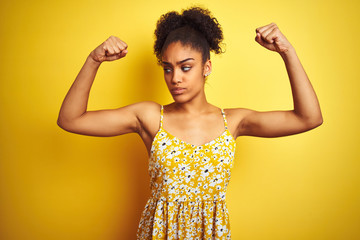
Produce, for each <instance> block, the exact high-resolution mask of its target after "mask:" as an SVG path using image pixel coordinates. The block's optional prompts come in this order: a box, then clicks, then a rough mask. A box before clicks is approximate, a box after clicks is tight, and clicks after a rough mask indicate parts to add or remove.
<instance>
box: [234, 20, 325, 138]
mask: <svg viewBox="0 0 360 240" xmlns="http://www.w3.org/2000/svg"><path fill="white" fill-rule="evenodd" d="M256 32H257V34H256V38H255V40H256V41H257V42H258V43H259V44H260V45H262V46H264V47H265V48H267V49H269V50H272V51H276V52H278V53H279V54H280V55H281V57H282V59H283V60H284V63H285V66H286V70H287V73H288V76H289V80H290V85H291V90H292V96H293V103H294V109H293V110H289V111H269V112H258V111H253V110H243V114H242V118H241V120H240V122H239V125H238V129H237V134H238V136H239V135H249V136H260V137H280V136H286V135H292V134H297V133H301V132H305V131H308V130H310V129H313V128H315V127H318V126H320V125H321V124H322V122H323V119H322V114H321V110H320V106H319V102H318V99H317V97H316V94H315V91H314V89H313V87H312V85H311V83H310V81H309V78H308V77H307V75H306V73H305V70H304V68H303V66H302V65H301V63H300V60H299V58H298V56H297V54H296V52H295V49H294V48H293V47H292V46H291V44H290V43H289V42H288V41H287V39H286V38H285V36H284V35H283V34H282V33H281V32H280V30H279V28H278V27H277V26H276V24H274V23H272V24H269V25H267V26H264V27H261V28H257V29H256Z"/></svg>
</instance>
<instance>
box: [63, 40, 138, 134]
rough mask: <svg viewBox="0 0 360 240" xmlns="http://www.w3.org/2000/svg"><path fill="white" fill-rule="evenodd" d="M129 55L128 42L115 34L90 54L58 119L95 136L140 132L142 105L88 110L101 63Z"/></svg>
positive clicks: (67, 126) (67, 127)
mask: <svg viewBox="0 0 360 240" xmlns="http://www.w3.org/2000/svg"><path fill="white" fill-rule="evenodd" d="M126 54H127V45H126V43H125V42H123V41H121V40H120V39H119V38H117V37H114V36H111V37H110V38H108V39H107V40H106V41H105V42H104V43H102V44H101V45H100V46H98V47H97V48H96V49H95V50H94V51H92V52H91V53H90V55H89V56H88V57H87V59H86V61H85V63H84V65H83V67H82V68H81V70H80V72H79V74H78V75H77V77H76V79H75V81H74V83H73V84H72V86H71V88H70V90H69V91H68V93H67V95H66V97H65V99H64V101H63V103H62V106H61V109H60V113H59V116H58V120H57V124H58V125H59V126H60V127H61V128H63V129H64V130H66V131H69V132H73V133H78V134H84V135H92V136H115V135H120V134H124V133H130V132H136V131H138V129H139V127H138V126H139V121H138V118H137V113H138V112H140V109H141V104H133V105H129V106H126V107H122V108H118V109H111V110H110V109H109V110H98V111H87V104H88V99H89V93H90V89H91V86H92V84H93V82H94V79H95V76H96V73H97V71H98V69H99V67H100V65H101V63H102V62H104V61H113V60H117V59H120V58H123V57H125V56H126Z"/></svg>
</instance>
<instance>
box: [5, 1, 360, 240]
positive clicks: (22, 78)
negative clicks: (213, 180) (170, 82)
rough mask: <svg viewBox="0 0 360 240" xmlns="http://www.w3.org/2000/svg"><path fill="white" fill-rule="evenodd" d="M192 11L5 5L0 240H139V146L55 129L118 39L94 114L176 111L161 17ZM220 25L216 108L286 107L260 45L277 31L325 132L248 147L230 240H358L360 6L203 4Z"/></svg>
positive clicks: (274, 66) (145, 188)
mask: <svg viewBox="0 0 360 240" xmlns="http://www.w3.org/2000/svg"><path fill="white" fill-rule="evenodd" d="M192 3H194V2H193V1H188V0H186V1H176V2H175V1H145V0H141V1H127V2H125V1H108V0H106V1H92V0H91V1H89V0H86V1H85V0H82V1H77V0H73V1H68V0H66V1H24V0H22V1H20V0H18V1H1V3H0V5H1V7H0V19H1V21H0V24H1V25H0V26H1V28H0V36H1V44H0V50H1V51H0V54H1V64H0V70H1V75H0V77H1V81H0V111H1V112H0V113H1V115H0V116H1V118H0V130H1V131H0V133H1V138H0V143H1V148H0V158H1V160H0V194H1V196H0V212H1V214H0V238H1V239H4V240H63V239H67V240H82V239H84V240H115V239H135V234H136V229H137V226H138V221H139V219H140V215H141V212H142V210H143V208H144V206H145V203H146V201H147V198H148V197H149V194H150V192H149V177H148V173H147V153H146V150H145V147H144V146H143V144H142V142H141V140H140V138H139V137H138V136H137V135H135V134H129V135H124V136H117V137H109V138H100V137H90V136H82V135H75V134H72V133H68V132H65V131H63V130H62V129H60V128H59V127H58V126H57V125H56V120H57V115H58V112H59V109H60V106H61V103H62V100H63V99H64V97H65V94H66V93H67V91H68V89H69V88H70V86H71V84H72V82H73V81H74V79H75V77H76V75H77V73H78V72H79V70H80V68H81V66H82V65H83V63H84V61H85V59H86V57H87V56H88V54H89V53H90V51H92V50H93V49H94V48H95V47H96V46H98V45H99V44H101V43H102V42H103V41H104V40H106V39H107V38H108V37H109V36H110V35H115V36H118V37H120V38H121V39H123V40H124V41H125V42H127V44H128V45H129V48H128V50H129V53H128V55H127V57H126V58H125V59H122V60H119V61H116V62H111V63H104V64H103V65H102V66H101V67H100V70H99V72H98V75H97V77H96V80H95V83H94V85H93V88H92V91H91V94H90V100H89V104H88V110H97V109H106V108H117V107H120V106H124V105H127V104H131V103H134V102H137V101H144V100H151V101H156V102H159V103H161V104H167V103H169V102H170V101H171V96H170V94H169V93H168V91H167V89H166V86H165V83H164V81H163V76H162V71H161V68H160V67H159V66H157V64H156V58H155V56H154V55H153V53H152V46H153V40H154V39H153V31H154V28H155V23H156V21H157V19H158V18H159V16H160V15H161V14H163V13H165V12H167V11H169V10H177V11H180V10H181V9H183V8H187V7H189V6H191V5H192ZM196 3H199V4H200V5H201V6H205V7H208V8H209V9H210V10H211V11H212V12H213V13H214V15H215V16H216V17H217V19H218V20H219V22H220V23H221V24H222V27H223V30H224V35H225V41H224V42H225V43H226V53H225V54H223V55H221V56H212V62H213V72H212V74H211V76H210V77H209V79H208V83H207V85H206V92H207V96H208V100H209V101H210V102H211V103H213V104H215V105H217V106H219V107H223V108H230V107H246V108H251V109H255V110H261V111H267V110H282V109H283V110H286V109H291V108H292V98H291V90H290V85H289V81H288V77H287V73H286V69H285V65H284V63H283V62H282V59H281V57H280V56H279V55H278V54H277V53H274V52H270V51H268V50H266V49H265V48H263V47H261V46H260V45H259V44H257V43H256V42H255V40H254V38H255V29H256V28H257V27H260V26H264V25H267V24H269V23H271V22H275V23H276V24H277V25H278V26H279V28H280V30H281V31H282V32H283V33H284V34H285V36H286V37H287V38H288V40H289V41H290V42H291V43H292V44H293V46H294V47H295V49H296V51H297V53H298V56H299V57H300V60H301V62H302V64H303V66H304V68H305V70H306V72H307V74H308V76H309V78H310V80H311V82H312V84H313V86H314V88H315V90H316V93H317V95H318V98H319V101H320V105H321V108H322V112H323V117H324V124H323V125H322V126H321V127H319V128H316V129H314V130H312V131H310V132H306V133H302V134H299V135H294V136H289V137H282V138H273V139H266V138H255V137H240V138H238V140H237V144H238V148H237V153H236V159H235V165H234V169H233V172H232V179H231V182H230V185H229V189H228V195H227V202H228V207H229V211H230V221H231V230H232V237H233V239H235V240H238V239H239V240H288V239H292V240H303V239H307V240H312V239H314V240H319V239H324V240H325V239H326V240H335V239H336V240H343V239H360V228H359V226H360V190H359V189H360V188H359V185H360V184H359V183H360V176H359V170H360V163H359V162H360V161H359V160H360V152H359V148H358V147H359V134H360V131H359V130H360V128H359V124H358V121H359V117H360V111H359V106H358V104H359V102H360V97H359V94H358V91H359V90H360V84H359V80H360V78H359V77H360V76H359V71H358V69H359V67H358V65H359V60H358V56H359V54H360V51H359V43H358V42H359V37H360V35H359V23H360V17H359V14H358V13H359V12H360V6H359V5H360V4H359V2H358V1H355V0H354V1H349V0H342V1H313V0H311V1H310V0H302V1H298V0H296V1H285V0H282V1H279V0H275V1H270V2H269V1H265V0H258V1H255V2H251V1H235V0H233V1H226V0H224V1H218V0H207V1H198V2H196Z"/></svg>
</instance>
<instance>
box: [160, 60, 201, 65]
mask: <svg viewBox="0 0 360 240" xmlns="http://www.w3.org/2000/svg"><path fill="white" fill-rule="evenodd" d="M189 60H195V59H193V58H186V59H184V60H181V61H178V62H176V65H179V64H182V63H184V62H186V61H189ZM162 63H163V64H165V65H172V64H171V63H169V62H165V61H162Z"/></svg>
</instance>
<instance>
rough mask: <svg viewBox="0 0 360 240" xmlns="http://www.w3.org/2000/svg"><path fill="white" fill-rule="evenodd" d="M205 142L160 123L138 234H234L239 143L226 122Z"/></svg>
mask: <svg viewBox="0 0 360 240" xmlns="http://www.w3.org/2000/svg"><path fill="white" fill-rule="evenodd" d="M221 113H222V115H223V118H224V125H225V131H224V132H223V133H222V134H221V135H220V136H219V137H217V138H216V139H214V140H212V141H210V142H208V143H205V144H203V145H201V146H197V145H193V144H189V143H187V142H184V141H182V140H180V139H178V138H177V137H175V136H173V135H171V134H170V133H168V132H167V131H166V130H165V129H163V127H162V122H163V106H161V118H160V119H161V120H160V128H159V131H158V132H157V134H156V136H155V138H154V140H153V143H152V146H151V153H150V159H149V174H150V188H151V197H150V199H149V200H148V201H147V203H146V205H145V209H144V211H143V213H142V215H141V219H140V222H139V228H138V231H137V239H141V240H143V239H146V240H149V239H152V240H154V239H189V240H190V239H191V240H193V239H194V240H196V239H231V232H230V222H229V213H228V210H227V207H226V203H225V196H226V188H227V186H228V184H229V181H230V175H231V169H232V167H233V159H234V154H235V147H236V143H235V140H234V138H233V137H232V135H231V133H230V132H229V130H228V128H227V122H226V118H225V113H224V111H223V109H221Z"/></svg>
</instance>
